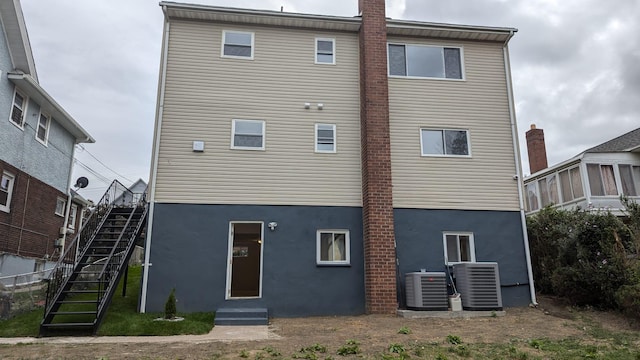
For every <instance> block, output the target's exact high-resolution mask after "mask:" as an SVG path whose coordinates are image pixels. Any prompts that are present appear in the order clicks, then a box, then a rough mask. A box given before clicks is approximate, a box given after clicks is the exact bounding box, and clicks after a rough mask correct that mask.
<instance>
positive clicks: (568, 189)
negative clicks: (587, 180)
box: [558, 166, 584, 202]
mask: <svg viewBox="0 0 640 360" xmlns="http://www.w3.org/2000/svg"><path fill="white" fill-rule="evenodd" d="M558 176H559V177H560V192H561V195H562V199H561V200H560V202H569V201H572V200H575V199H580V198H582V197H584V190H583V188H582V176H581V175H580V169H579V168H578V167H577V166H576V167H573V168H570V169H566V170H562V171H560V172H559V173H558Z"/></svg>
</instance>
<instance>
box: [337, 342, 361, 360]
mask: <svg viewBox="0 0 640 360" xmlns="http://www.w3.org/2000/svg"><path fill="white" fill-rule="evenodd" d="M361 352H362V350H360V344H359V343H358V342H357V341H355V340H347V343H346V344H345V345H343V346H341V347H340V348H339V349H338V355H342V356H345V355H355V354H359V353H361Z"/></svg>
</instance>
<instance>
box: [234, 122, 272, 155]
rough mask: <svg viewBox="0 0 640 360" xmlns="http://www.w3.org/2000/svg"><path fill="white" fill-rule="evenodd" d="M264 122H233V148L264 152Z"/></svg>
mask: <svg viewBox="0 0 640 360" xmlns="http://www.w3.org/2000/svg"><path fill="white" fill-rule="evenodd" d="M264 135H265V123H264V120H238V119H234V120H232V125H231V148H232V149H242V150H264Z"/></svg>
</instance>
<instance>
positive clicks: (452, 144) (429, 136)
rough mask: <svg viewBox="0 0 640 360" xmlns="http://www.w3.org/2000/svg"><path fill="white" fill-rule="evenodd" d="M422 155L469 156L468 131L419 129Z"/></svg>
mask: <svg viewBox="0 0 640 360" xmlns="http://www.w3.org/2000/svg"><path fill="white" fill-rule="evenodd" d="M420 146H421V148H422V156H470V155H471V152H470V151H469V148H470V146H469V131H467V130H456V129H420Z"/></svg>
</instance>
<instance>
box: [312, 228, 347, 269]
mask: <svg viewBox="0 0 640 360" xmlns="http://www.w3.org/2000/svg"><path fill="white" fill-rule="evenodd" d="M316 244H317V248H316V254H317V256H316V263H317V264H318V265H349V264H350V261H351V259H350V245H349V231H348V230H318V232H317V236H316Z"/></svg>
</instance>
